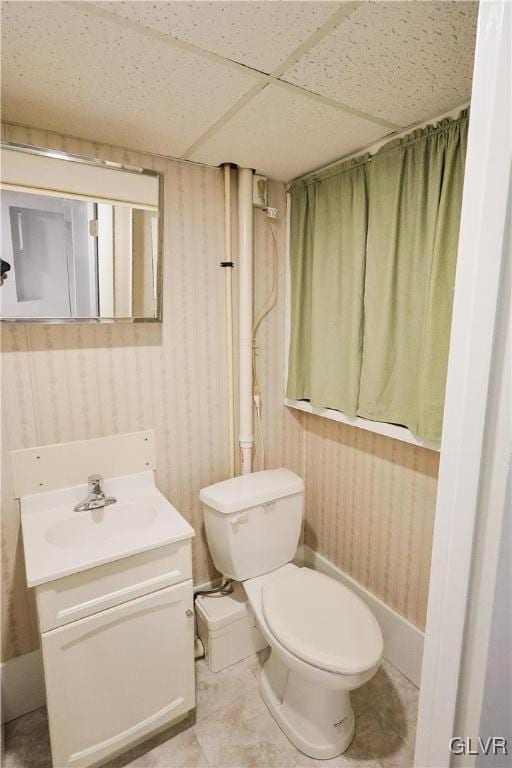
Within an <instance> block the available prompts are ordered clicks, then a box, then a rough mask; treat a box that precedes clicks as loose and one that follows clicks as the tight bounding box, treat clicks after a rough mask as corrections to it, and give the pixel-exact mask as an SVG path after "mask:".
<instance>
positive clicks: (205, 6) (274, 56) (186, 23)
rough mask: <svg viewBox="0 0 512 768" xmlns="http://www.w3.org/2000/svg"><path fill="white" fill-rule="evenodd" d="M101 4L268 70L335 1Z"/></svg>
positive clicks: (327, 14)
mask: <svg viewBox="0 0 512 768" xmlns="http://www.w3.org/2000/svg"><path fill="white" fill-rule="evenodd" d="M99 5H100V6H101V8H102V9H104V10H109V11H112V12H113V13H116V14H119V15H120V16H124V17H125V18H128V19H131V20H132V21H136V22H138V23H140V24H143V25H144V26H146V27H148V28H149V29H154V30H156V31H158V32H161V33H164V34H166V35H171V36H172V37H177V38H179V39H181V40H185V41H186V42H188V43H192V44H193V45H197V46H199V47H200V48H204V49H205V50H207V51H210V52H213V53H217V54H219V55H220V56H224V57H225V58H228V59H232V60H233V61H237V62H240V63H242V64H245V65H246V66H248V67H253V68H254V69H258V70H260V71H262V72H266V73H270V72H271V71H272V70H274V69H275V68H276V67H277V65H278V64H280V63H281V62H282V61H284V60H285V59H286V58H287V57H288V55H289V54H290V53H291V52H292V51H294V50H295V49H296V48H298V46H299V45H300V44H301V43H302V42H303V41H304V40H305V39H306V38H307V37H309V36H310V35H311V34H313V33H314V32H316V30H317V29H318V27H320V26H321V25H322V24H323V23H324V22H325V21H327V19H328V18H329V17H330V16H332V15H333V14H334V13H336V11H337V10H339V8H340V6H341V3H339V2H320V1H319V2H295V0H289V2H254V1H253V0H251V2H247V1H242V2H239V1H237V0H232V2H220V1H218V0H217V1H216V2H191V3H187V2H182V1H181V0H178V1H177V2H156V3H153V2H140V1H139V2H137V1H136V2H101V3H99Z"/></svg>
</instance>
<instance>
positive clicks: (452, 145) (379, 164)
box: [287, 110, 469, 441]
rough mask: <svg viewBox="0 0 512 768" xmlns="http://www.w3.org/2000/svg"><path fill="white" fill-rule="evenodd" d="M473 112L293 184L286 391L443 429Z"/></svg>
mask: <svg viewBox="0 0 512 768" xmlns="http://www.w3.org/2000/svg"><path fill="white" fill-rule="evenodd" d="M468 117H469V116H468V111H467V110H465V111H464V112H462V113H461V115H460V116H459V118H458V119H457V120H443V121H441V122H440V123H439V124H438V125H436V126H429V127H427V128H424V129H419V130H417V131H414V132H412V133H411V134H409V135H407V136H406V137H404V138H401V139H396V140H394V141H391V142H390V143H388V144H387V145H385V146H384V147H383V148H382V149H381V150H380V151H379V152H377V153H376V154H375V155H374V156H373V157H371V158H370V157H369V156H368V155H365V156H363V157H360V158H357V160H354V161H349V162H348V163H343V164H341V165H338V166H336V167H334V168H332V169H328V170H327V171H325V172H324V173H322V174H318V175H316V176H313V177H309V178H307V179H305V180H302V181H300V182H296V183H294V184H293V185H292V188H291V232H290V234H291V239H290V265H291V287H292V303H291V327H292V333H291V343H290V357H289V378H288V388H287V396H288V397H290V398H294V399H306V400H310V402H311V403H312V405H314V406H316V407H320V408H333V409H335V410H340V411H342V412H344V413H346V414H347V415H354V414H358V415H360V416H363V417H365V418H368V419H372V420H375V421H383V422H387V423H393V424H399V425H403V426H406V427H408V428H409V429H410V430H411V432H413V433H414V434H415V435H417V436H418V437H420V438H422V439H426V440H433V441H438V440H439V439H440V436H441V427H442V415H443V404H444V391H445V382H446V369H447V361H448V345H449V337H450V325H451V310H452V298H453V287H454V281H455V265H456V257H457V243H458V234H459V224H460V209H461V203H462V187H463V180H464V163H465V154H466V145H467V128H468Z"/></svg>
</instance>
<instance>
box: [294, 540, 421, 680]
mask: <svg viewBox="0 0 512 768" xmlns="http://www.w3.org/2000/svg"><path fill="white" fill-rule="evenodd" d="M301 556H302V557H301ZM300 559H302V562H303V563H304V565H307V566H308V567H309V568H314V569H315V570H316V571H320V572H321V573H325V574H326V576H330V577H331V578H333V579H336V581H340V582H341V583H342V584H345V585H346V586H347V587H350V589H352V590H353V591H354V592H355V593H356V594H357V595H359V597H360V598H361V599H362V600H364V602H365V603H366V605H367V606H368V607H369V608H370V610H371V611H372V612H373V614H374V616H375V618H376V619H377V621H378V622H379V624H380V628H381V630H382V635H383V637H384V657H385V658H386V659H387V660H388V661H389V662H390V663H391V664H393V666H394V667H396V668H397V669H398V670H399V671H400V672H401V673H402V674H403V675H405V676H406V677H407V678H408V679H409V680H411V681H412V682H413V683H414V684H415V685H417V686H418V687H419V684H420V679H421V659H422V656H423V640H424V634H423V632H422V631H421V629H418V627H416V626H414V624H411V622H410V621H408V620H407V619H406V618H404V617H403V616H401V615H400V614H399V613H397V612H396V611H394V610H393V609H392V608H390V607H389V605H386V603H384V602H383V601H382V600H380V599H379V598H378V597H376V596H375V595H373V594H372V593H371V592H369V591H368V590H367V589H365V588H364V587H363V586H361V584H359V583H358V582H357V581H356V580H355V579H353V578H352V577H351V576H349V575H348V574H346V573H344V572H343V571H342V570H341V569H340V568H338V567H337V566H335V565H333V564H332V563H331V562H330V561H329V560H328V559H327V558H326V557H324V556H323V555H320V554H319V553H318V552H314V551H313V550H312V549H311V548H310V547H308V546H304V547H303V548H302V552H300V550H299V551H298V552H297V557H296V560H297V561H298V560H300Z"/></svg>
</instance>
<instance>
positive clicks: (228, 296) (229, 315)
mask: <svg viewBox="0 0 512 768" xmlns="http://www.w3.org/2000/svg"><path fill="white" fill-rule="evenodd" d="M221 266H222V267H224V268H225V269H224V292H225V301H226V353H227V364H228V440H229V476H230V477H234V476H235V388H234V366H233V261H232V259H231V164H230V163H224V261H223V262H222V264H221Z"/></svg>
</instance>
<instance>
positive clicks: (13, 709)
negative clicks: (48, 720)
mask: <svg viewBox="0 0 512 768" xmlns="http://www.w3.org/2000/svg"><path fill="white" fill-rule="evenodd" d="M0 675H1V678H2V707H1V721H2V723H7V722H9V720H14V719H15V718H16V717H21V715H26V714H27V712H32V710H34V709H38V708H39V707H42V706H44V704H46V693H45V687H44V674H43V659H42V656H41V651H40V650H37V651H32V652H31V653H24V654H22V655H21V656H16V657H15V658H14V659H9V661H4V662H2V664H1V665H0Z"/></svg>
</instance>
